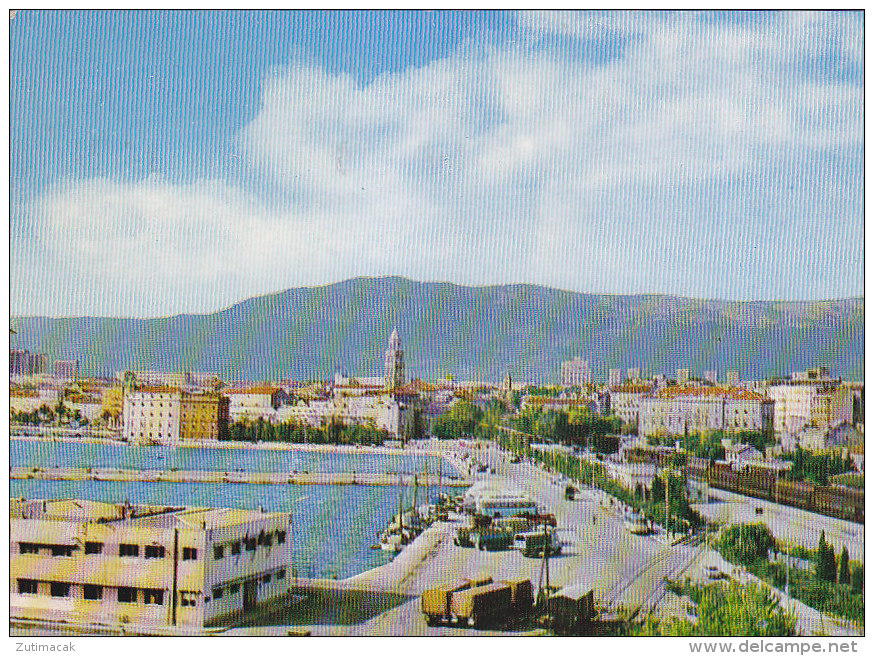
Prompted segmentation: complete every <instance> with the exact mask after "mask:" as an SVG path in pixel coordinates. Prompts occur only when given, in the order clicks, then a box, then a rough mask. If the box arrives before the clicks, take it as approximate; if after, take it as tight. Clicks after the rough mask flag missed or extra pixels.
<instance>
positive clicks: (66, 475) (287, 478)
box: [9, 467, 470, 487]
mask: <svg viewBox="0 0 874 656" xmlns="http://www.w3.org/2000/svg"><path fill="white" fill-rule="evenodd" d="M9 478H11V479H13V480H43V481H46V480H47V481H120V482H134V481H138V482H143V483H215V484H223V483H240V484H244V485H398V484H399V483H402V484H403V485H413V483H414V482H415V483H417V484H418V485H419V486H421V487H427V486H431V485H440V486H450V487H467V486H468V485H470V482H469V481H467V480H466V479H459V478H448V477H439V478H438V477H437V476H434V475H432V476H430V477H428V476H424V475H422V474H419V475H415V476H414V475H412V474H392V473H380V472H354V471H345V472H344V471H316V472H294V473H289V472H253V471H197V470H192V471H176V470H166V469H165V470H158V469H113V468H105V469H85V468H79V467H52V468H48V469H43V468H40V467H11V468H10V470H9Z"/></svg>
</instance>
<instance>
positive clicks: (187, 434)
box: [179, 392, 230, 444]
mask: <svg viewBox="0 0 874 656" xmlns="http://www.w3.org/2000/svg"><path fill="white" fill-rule="evenodd" d="M229 419H230V401H229V399H228V398H227V397H226V396H222V395H220V394H215V393H209V392H203V393H195V394H188V393H185V392H183V393H182V395H181V401H180V404H179V440H180V441H181V442H182V443H185V444H191V443H193V442H204V441H209V442H214V441H216V440H223V439H225V438H226V437H227V433H228V422H229Z"/></svg>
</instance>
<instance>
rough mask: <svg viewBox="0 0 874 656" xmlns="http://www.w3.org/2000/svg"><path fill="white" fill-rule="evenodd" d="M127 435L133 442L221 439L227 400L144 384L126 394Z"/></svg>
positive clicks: (226, 416) (226, 424)
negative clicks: (144, 385) (142, 386)
mask: <svg viewBox="0 0 874 656" xmlns="http://www.w3.org/2000/svg"><path fill="white" fill-rule="evenodd" d="M123 414H124V436H125V437H126V438H127V440H128V441H129V442H132V443H152V444H177V443H179V442H203V441H214V440H218V439H222V438H224V437H225V435H226V434H227V430H228V399H227V398H226V397H223V396H220V395H218V394H208V393H203V394H199V393H198V394H194V393H190V392H183V391H181V390H178V389H175V388H172V387H144V388H141V389H139V390H135V391H129V392H126V393H125V395H124V412H123Z"/></svg>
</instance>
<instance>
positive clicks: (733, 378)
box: [725, 371, 740, 387]
mask: <svg viewBox="0 0 874 656" xmlns="http://www.w3.org/2000/svg"><path fill="white" fill-rule="evenodd" d="M725 382H726V384H727V385H728V386H729V387H737V386H738V385H740V373H739V372H737V371H729V372H728V373H727V374H725Z"/></svg>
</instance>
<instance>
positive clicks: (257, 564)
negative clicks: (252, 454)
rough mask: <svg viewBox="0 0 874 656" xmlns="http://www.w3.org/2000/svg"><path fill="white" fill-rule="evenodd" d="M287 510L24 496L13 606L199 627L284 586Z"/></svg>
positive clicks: (24, 614) (90, 619) (54, 615)
mask: <svg viewBox="0 0 874 656" xmlns="http://www.w3.org/2000/svg"><path fill="white" fill-rule="evenodd" d="M290 529H291V526H290V519H289V516H288V515H285V514H281V513H264V512H257V511H243V510H222V509H212V508H164V507H149V506H127V505H125V506H117V505H113V504H105V503H97V502H93V501H80V500H61V501H41V500H38V501H25V500H18V499H13V500H12V501H11V507H10V552H11V553H10V568H9V578H10V615H11V616H12V617H17V618H28V619H37V620H39V619H50V620H63V621H66V622H70V623H73V624H77V623H80V624H93V623H95V622H102V623H105V624H110V625H113V624H114V625H118V624H130V625H133V626H147V627H148V626H151V627H158V626H160V627H167V626H170V627H172V626H176V627H180V628H200V627H203V626H206V625H210V624H222V623H224V622H226V621H227V620H230V619H233V618H236V617H239V616H241V615H244V614H246V613H250V612H252V611H254V610H256V609H257V608H259V607H260V606H263V605H264V604H265V603H268V602H270V601H271V600H273V599H276V598H278V597H281V596H283V595H285V594H287V593H288V590H289V587H290V585H291V582H292V581H293V575H292V572H291V571H290V569H291V565H292V560H291V547H290V540H289V539H288V533H289V531H290Z"/></svg>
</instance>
